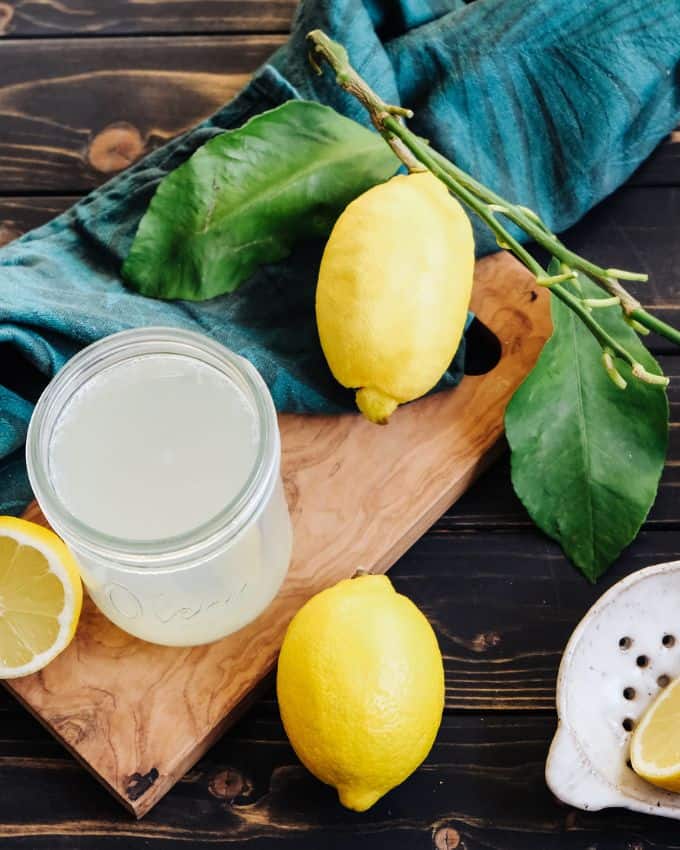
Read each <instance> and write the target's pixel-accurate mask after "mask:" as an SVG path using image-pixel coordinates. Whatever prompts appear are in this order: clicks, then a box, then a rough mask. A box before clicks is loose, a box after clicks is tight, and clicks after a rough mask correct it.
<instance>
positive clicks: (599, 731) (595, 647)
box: [546, 561, 680, 819]
mask: <svg viewBox="0 0 680 850" xmlns="http://www.w3.org/2000/svg"><path fill="white" fill-rule="evenodd" d="M679 675H680V561H674V562H672V563H668V564H658V565H657V566H654V567H648V568H647V569H644V570H640V572H637V573H634V574H633V575H631V576H628V577H627V578H625V579H623V581H620V582H619V583H618V584H616V585H615V586H614V587H612V588H611V589H610V590H609V591H607V593H605V594H604V595H603V596H602V597H601V598H600V599H599V600H598V602H596V603H595V605H594V606H593V607H592V608H591V609H590V611H589V612H588V614H586V616H585V617H584V619H583V620H582V621H581V622H580V623H579V625H578V626H577V628H576V630H575V631H574V633H573V635H572V636H571V639H570V640H569V643H568V644H567V648H566V650H565V653H564V656H563V658H562V663H561V665H560V670H559V675H558V681H557V712H558V718H559V723H558V728H557V732H556V733H555V737H554V739H553V742H552V746H551V748H550V754H549V756H548V762H547V766H546V780H547V783H548V786H549V787H550V789H551V791H552V792H553V793H554V794H555V796H557V797H558V798H559V799H561V800H562V801H563V802H565V803H568V804H569V805H572V806H576V807H577V808H579V809H589V810H597V809H603V808H607V807H610V806H623V807H625V808H628V809H632V810H634V811H638V812H646V813H648V814H659V815H664V816H666V817H673V818H678V819H680V794H672V793H669V792H666V791H663V790H661V789H660V788H656V787H655V786H653V785H650V784H649V783H647V782H645V781H643V780H642V779H640V778H639V777H638V776H637V775H636V774H635V773H634V772H633V771H632V770H631V769H630V767H629V766H628V764H629V762H628V759H629V746H630V737H631V732H632V729H633V728H634V727H635V724H636V722H637V721H638V719H639V718H640V717H641V716H642V714H643V713H644V711H645V709H646V708H647V707H648V706H649V704H650V703H651V702H652V700H653V699H654V698H655V697H656V696H657V694H658V693H659V691H660V690H661V689H662V688H663V687H665V685H667V684H668V682H669V681H670V680H671V679H673V678H675V677H676V676H679Z"/></svg>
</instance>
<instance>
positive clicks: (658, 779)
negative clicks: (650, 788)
mask: <svg viewBox="0 0 680 850" xmlns="http://www.w3.org/2000/svg"><path fill="white" fill-rule="evenodd" d="M679 718H680V679H675V681H674V682H672V683H671V684H670V685H669V686H668V687H667V688H665V689H664V690H662V691H661V692H660V693H659V695H658V696H657V698H656V699H655V700H654V702H653V703H652V705H651V706H650V707H649V709H648V710H647V712H646V713H645V714H644V715H643V716H642V718H641V720H640V722H639V723H638V725H637V727H636V729H635V731H634V732H633V737H632V738H631V742H630V761H631V764H632V766H633V770H634V771H635V772H636V773H637V774H638V776H641V777H642V778H643V779H646V780H647V781H648V782H651V783H652V784H653V785H658V786H659V788H665V789H666V790H667V791H676V792H680V723H679V722H678V719H679Z"/></svg>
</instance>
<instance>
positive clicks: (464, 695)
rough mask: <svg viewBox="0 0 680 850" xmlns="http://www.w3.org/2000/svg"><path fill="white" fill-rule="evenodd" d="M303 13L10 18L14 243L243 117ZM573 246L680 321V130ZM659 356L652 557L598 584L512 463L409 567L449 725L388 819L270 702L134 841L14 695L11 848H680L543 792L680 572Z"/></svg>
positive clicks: (2, 822)
mask: <svg viewBox="0 0 680 850" xmlns="http://www.w3.org/2000/svg"><path fill="white" fill-rule="evenodd" d="M292 11H293V4H292V2H291V0H259V2H258V0H155V2H153V0H142V1H141V2H140V0H14V2H11V0H10V2H0V244H1V243H3V242H7V241H9V240H10V239H12V238H14V237H16V236H17V235H19V234H20V233H22V232H24V231H26V230H28V229H30V228H32V227H35V226H36V225H38V224H41V223H42V222H44V221H46V220H47V219H49V218H51V217H52V216H54V215H55V214H57V213H58V212H60V211H61V210H63V209H65V208H66V207H67V206H69V205H70V204H71V203H73V201H74V200H75V199H76V198H78V197H79V196H80V195H82V194H83V193H85V192H87V191H88V190H89V189H91V188H92V187H94V186H96V185H98V184H99V183H101V182H103V181H104V180H106V179H107V178H108V177H109V176H111V174H113V173H114V172H115V171H117V170H119V169H120V168H122V167H124V166H125V165H126V164H127V163H129V162H131V161H133V160H134V159H136V158H137V157H139V156H140V155H142V154H143V153H144V152H146V151H149V150H150V149H151V148H153V147H154V146H156V145H159V144H161V143H163V141H165V140H166V139H168V138H170V137H171V136H173V135H175V134H176V133H179V132H180V131H182V130H183V129H185V128H187V127H189V126H191V125H192V124H194V123H196V122H197V121H199V120H200V119H201V118H203V117H204V116H206V115H208V114H210V112H212V111H213V110H214V109H216V108H217V107H218V106H220V105H221V104H222V103H223V102H224V101H226V100H227V99H229V97H230V96H231V95H232V94H233V93H234V92H235V91H237V90H238V89H239V88H240V87H241V86H242V85H243V83H244V82H245V80H246V78H247V76H248V74H249V73H250V72H252V71H253V70H254V69H255V68H256V67H257V66H258V65H259V64H260V62H261V61H262V60H263V59H265V58H266V57H267V55H268V54H269V53H271V51H272V50H273V49H274V48H275V47H277V46H278V45H279V44H280V43H281V42H282V41H283V40H284V38H285V33H286V31H287V29H288V26H289V22H290V18H291V15H292ZM568 241H569V242H570V243H571V244H572V245H573V246H574V247H575V248H576V249H577V250H578V251H579V252H581V253H584V254H587V255H589V256H592V257H593V258H594V259H596V260H597V261H599V262H601V263H602V264H603V265H612V266H618V267H623V268H635V269H638V270H641V271H646V272H649V274H650V275H651V282H650V283H649V284H647V285H646V286H645V288H644V289H642V288H641V297H642V300H643V301H644V302H645V304H646V305H648V306H653V307H654V308H655V309H656V310H657V311H658V312H659V313H660V314H662V315H663V316H664V317H667V318H669V319H671V320H673V321H675V322H676V323H677V322H678V321H680V133H676V134H675V135H674V136H673V137H671V138H670V139H669V140H667V142H665V143H664V144H663V145H662V146H661V147H660V149H659V150H658V151H657V152H656V153H655V154H654V156H653V157H652V158H651V160H650V161H649V162H648V163H646V164H645V165H644V166H643V167H642V168H641V169H640V170H639V171H638V173H637V174H636V175H635V176H634V177H633V178H632V179H631V180H630V181H629V183H628V184H627V185H626V186H625V187H624V188H622V189H621V190H620V191H618V192H617V193H616V194H615V195H614V196H612V197H611V198H609V199H608V200H607V201H606V202H604V203H603V204H602V205H601V206H600V207H599V208H598V209H596V210H595V211H593V212H592V213H591V214H590V215H589V216H588V217H587V219H586V220H585V221H583V222H582V223H581V224H580V225H579V226H578V227H575V228H574V229H573V231H572V232H571V233H570V234H569V235H568ZM0 285H1V282H0ZM0 298H1V289H0ZM653 348H654V351H655V352H656V353H657V354H658V355H659V356H660V359H661V361H662V362H663V366H664V368H665V370H666V372H667V373H668V374H669V375H671V377H672V378H673V379H674V380H673V382H672V383H671V389H670V393H671V402H672V403H671V415H672V420H673V425H672V431H671V445H670V455H669V460H668V465H667V468H666V472H665V475H664V478H663V482H662V485H661V489H660V492H659V497H658V499H657V503H656V505H655V507H654V509H653V510H652V512H651V514H650V517H649V520H648V522H647V523H646V524H645V527H644V529H643V531H642V533H641V534H640V536H639V538H638V540H637V541H636V543H635V544H634V545H633V546H632V547H631V548H630V549H629V550H628V551H627V552H626V553H625V554H624V556H623V557H622V558H621V559H620V561H619V563H618V564H617V565H616V566H615V567H614V568H613V569H612V570H611V571H610V573H609V574H608V575H607V576H606V578H605V579H604V580H603V581H601V582H600V584H599V585H598V586H597V587H591V586H590V585H588V584H587V583H586V581H585V580H584V579H582V578H581V577H580V575H579V574H577V573H576V572H575V571H574V569H573V568H572V567H571V566H570V565H569V564H568V562H567V561H566V559H565V558H564V557H563V555H562V554H561V552H560V550H559V549H558V547H557V546H556V545H554V544H553V543H552V542H550V541H549V540H547V539H546V538H544V537H543V536H542V535H541V534H539V533H538V532H537V531H535V530H534V529H533V527H532V525H531V523H530V521H529V520H528V517H527V516H526V514H525V513H524V511H523V509H522V507H521V505H520V504H519V503H518V501H517V499H516V498H515V497H514V495H513V493H512V490H511V487H510V483H509V472H508V463H507V460H505V461H502V462H500V463H498V464H497V465H496V467H495V468H493V469H492V470H491V472H489V473H488V474H487V475H486V476H485V477H484V479H482V480H481V481H480V482H479V483H478V484H477V485H476V486H475V487H474V488H473V489H472V490H471V491H470V492H469V493H468V494H467V495H466V496H465V497H464V498H463V500H462V501H460V502H459V503H458V504H457V505H456V506H455V507H454V508H453V509H452V510H451V511H450V512H449V513H448V514H447V515H446V516H445V517H443V518H442V519H441V520H440V521H439V522H438V523H437V524H436V525H435V526H434V527H433V528H432V529H431V531H430V532H429V533H428V534H427V535H426V536H425V537H424V538H423V539H422V540H421V541H420V542H419V543H418V544H417V545H416V546H414V547H413V549H412V550H411V551H410V552H409V553H408V554H407V555H406V556H405V557H404V558H402V559H401V561H400V562H399V563H398V564H397V565H396V566H395V567H394V569H393V570H392V573H391V575H392V577H393V580H394V582H395V584H396V585H397V588H398V589H399V590H400V591H402V592H404V593H406V594H408V595H409V596H410V597H411V598H413V599H414V600H415V602H417V603H418V605H420V606H421V607H422V608H423V610H424V611H425V613H426V614H427V615H428V617H429V618H430V619H431V621H432V623H433V624H434V627H435V629H436V631H437V634H438V637H439V640H440V643H441V646H442V649H443V652H444V656H445V662H446V685H447V687H446V713H445V715H444V721H443V724H442V727H441V731H440V733H439V736H438V738H437V742H436V744H435V746H434V749H433V750H432V752H431V754H430V756H429V757H428V759H427V761H426V762H425V764H424V765H423V767H422V768H421V769H420V770H418V771H417V773H416V774H415V775H414V776H413V777H411V779H409V780H408V781H407V782H406V783H404V785H403V786H401V787H400V788H398V789H397V790H395V791H393V792H392V793H391V794H389V795H388V796H387V797H386V798H385V799H383V800H382V801H381V802H380V803H378V804H377V805H376V806H375V807H374V808H373V809H372V810H371V811H369V812H368V813H366V814H363V815H358V814H353V813H350V812H347V811H345V810H344V809H342V808H341V807H340V806H339V804H338V803H337V801H336V797H335V793H334V792H333V791H332V790H330V789H328V788H326V787H324V786H322V785H321V784H319V783H318V782H316V781H315V780H314V779H313V778H311V777H310V776H309V774H307V772H306V771H305V770H304V768H302V767H301V765H300V764H299V762H298V761H297V759H296V757H295V755H294V753H293V752H292V750H291V748H290V746H289V745H288V743H287V741H286V737H285V735H284V732H283V729H282V727H281V723H280V721H279V717H278V712H277V707H276V703H275V701H274V699H273V696H272V695H270V696H269V697H268V698H265V699H263V700H261V701H260V702H259V703H258V704H257V705H256V706H255V707H254V708H253V709H252V710H251V711H250V713H249V714H248V715H247V717H246V718H245V719H244V720H243V721H241V722H240V723H239V725H238V726H237V727H236V728H234V729H233V730H232V731H231V732H229V733H228V734H227V735H226V736H225V737H224V738H223V739H222V740H221V741H220V742H219V743H218V744H216V745H215V746H214V747H213V749H212V750H211V751H210V753H209V754H208V755H207V756H206V757H205V758H204V759H203V760H202V761H201V762H200V763H199V765H198V766H197V767H196V769H195V770H193V771H191V773H190V774H189V775H188V776H186V777H185V779H184V780H183V781H181V782H180V783H179V784H178V785H177V787H176V788H175V789H174V790H173V791H172V792H171V793H170V794H169V795H168V796H167V797H166V798H165V799H164V800H163V801H162V802H161V803H160V804H159V806H158V807H157V808H156V809H154V811H153V812H152V813H151V814H150V815H148V816H147V817H146V818H145V819H144V820H143V821H141V822H139V823H135V822H133V821H132V820H131V819H130V817H129V816H128V815H127V814H126V813H125V812H123V811H122V809H121V808H120V807H119V806H118V804H117V803H115V802H114V801H113V800H112V799H111V798H110V797H109V796H108V795H107V793H106V792H105V791H104V790H102V789H100V788H99V787H98V786H97V785H96V784H95V783H94V781H93V780H92V779H91V778H90V776H89V775H88V774H86V773H85V771H84V770H83V769H81V768H80V767H79V766H78V765H77V764H76V763H75V762H74V761H73V759H72V758H71V757H70V756H69V755H68V754H67V753H66V752H65V751H64V750H63V749H62V747H61V746H60V745H59V744H58V743H56V741H54V740H53V739H52V738H51V737H50V735H48V734H47V733H46V732H44V731H43V730H42V729H41V727H40V726H39V725H38V724H37V723H36V721H34V720H33V719H32V718H31V717H30V716H29V715H28V714H27V713H26V712H25V711H24V710H23V709H21V708H20V707H19V705H17V704H16V703H15V702H14V701H13V700H12V699H11V698H10V697H9V696H7V695H5V694H4V692H2V691H0V847H2V848H10V847H23V848H33V847H35V848H49V850H57V848H101V850H105V848H125V850H137V848H142V847H143V848H149V850H153V848H161V847H163V848H170V847H177V848H181V847H189V846H190V847H192V848H196V850H198V848H207V847H212V846H215V845H231V846H233V845H236V846H244V847H252V848H253V850H254V848H260V847H276V848H295V850H298V848H299V850H302V848H313V849H314V850H321V848H338V850H340V848H342V850H348V848H357V850H361V848H368V847H370V848H388V847H389V848H393V850H398V849H399V848H409V850H410V848H432V847H434V848H437V850H454V848H461V850H462V848H465V850H491V848H494V850H524V848H535V850H556V848H560V850H567V848H568V849H569V850H576V848H579V850H595V848H597V850H647V848H648V850H652V848H653V850H661V848H680V825H678V824H677V823H674V822H671V821H664V820H662V819H660V818H651V817H642V816H634V815H631V814H629V813H626V812H622V811H610V812H604V813H595V814H585V813H582V812H578V811H573V810H571V809H569V808H566V807H564V806H561V805H559V804H557V803H556V802H555V801H554V800H553V799H552V797H551V795H550V793H549V792H548V790H547V788H546V786H545V783H544V780H543V768H544V761H545V757H546V753H547V750H548V745H549V742H550V738H551V736H552V733H553V731H554V728H555V712H554V686H555V676H556V671H557V666H558V663H559V660H560V654H561V652H562V649H563V648H564V645H565V642H566V640H567V638H568V636H569V634H570V632H571V630H572V628H573V627H574V626H575V624H576V623H577V621H578V620H579V618H580V617H581V616H582V615H583V614H584V613H585V611H586V610H587V609H588V607H589V606H590V605H591V604H592V603H593V602H594V600H595V599H596V598H597V596H598V595H599V594H600V593H602V592H603V591H604V590H605V589H606V588H607V587H608V586H610V585H611V584H612V583H613V582H615V581H616V580H617V579H619V578H621V577H622V576H624V575H625V574H626V573H629V572H631V571H632V570H636V569H639V568H640V567H643V566H646V565H648V564H652V563H655V562H658V561H664V560H669V559H672V558H676V557H678V555H680V502H679V500H678V497H677V493H678V486H679V485H680V477H679V474H678V471H679V467H680V429H679V424H680V404H679V402H680V358H678V355H677V353H675V352H673V351H672V350H671V349H670V346H669V345H668V344H666V343H664V342H662V341H659V340H653ZM3 356H4V357H5V363H7V362H8V360H7V356H8V352H6V351H5V352H3V350H2V347H1V346H0V360H2V358H3Z"/></svg>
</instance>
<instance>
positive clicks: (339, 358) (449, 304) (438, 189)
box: [316, 172, 475, 424]
mask: <svg viewBox="0 0 680 850" xmlns="http://www.w3.org/2000/svg"><path fill="white" fill-rule="evenodd" d="M474 260H475V256H474V239H473V235H472V227H471V225H470V220H469V219H468V217H467V215H466V214H465V211H464V210H463V208H462V206H461V205H460V204H459V203H458V201H456V200H455V199H454V198H453V197H451V195H450V194H449V192H448V190H447V189H446V187H445V186H444V184H443V183H442V182H441V181H440V180H438V179H437V178H436V177H434V176H433V175H432V174H430V173H429V172H418V173H414V174H408V175H398V176H397V177H393V178H392V179H391V180H388V181H387V183H382V184H380V185H379V186H374V187H373V188H372V189H369V190H368V191H367V192H364V194H363V195H360V196H359V197H358V198H356V199H355V200H354V201H352V203H351V204H349V206H348V207H347V208H346V209H345V210H344V212H343V213H342V215H341V216H340V218H339V219H338V220H337V222H336V224H335V227H334V228H333V231H332V233H331V235H330V237H329V239H328V243H327V245H326V248H325V250H324V254H323V259H322V261H321V268H320V271H319V281H318V285H317V290H316V321H317V326H318V329H319V338H320V340H321V347H322V348H323V352H324V355H325V357H326V360H327V361H328V365H329V366H330V369H331V371H332V373H333V375H334V376H335V378H336V379H337V380H338V381H339V382H340V383H341V384H342V385H343V386H345V387H349V388H351V389H356V390H357V393H356V403H357V406H358V407H359V410H361V412H362V413H363V414H364V415H365V416H366V417H367V418H368V419H370V420H371V421H372V422H378V423H381V424H384V423H385V422H387V420H388V418H389V416H390V414H391V413H392V412H393V411H394V410H395V409H396V407H397V405H399V404H404V402H407V401H412V400H413V399H416V398H419V397H420V396H422V395H425V393H426V392H428V391H429V390H431V389H432V387H434V385H435V384H436V383H437V381H439V379H440V378H441V377H442V375H443V374H444V372H445V371H446V370H447V368H448V367H449V365H450V363H451V360H452V359H453V356H454V355H455V353H456V350H457V348H458V344H459V343H460V340H461V337H462V335H463V330H464V328H465V321H466V317H467V310H468V304H469V302H470V293H471V290H472V275H473V270H474Z"/></svg>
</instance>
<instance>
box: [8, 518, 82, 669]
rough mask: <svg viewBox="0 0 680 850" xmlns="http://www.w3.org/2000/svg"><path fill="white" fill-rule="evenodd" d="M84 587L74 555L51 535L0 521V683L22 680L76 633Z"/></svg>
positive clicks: (21, 522)
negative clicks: (9, 680)
mask: <svg viewBox="0 0 680 850" xmlns="http://www.w3.org/2000/svg"><path fill="white" fill-rule="evenodd" d="M82 602H83V589H82V584H81V581H80V575H79V574H78V567H77V566H76V563H75V561H74V559H73V556H72V555H71V553H70V552H69V550H68V549H67V548H66V545H65V544H64V543H63V542H62V540H61V539H60V538H59V537H57V535H56V534H54V532H52V531H49V530H48V529H46V528H43V527H42V526H39V525H36V524H35V523H32V522H27V521H26V520H22V519H16V518H15V517H8V516H3V517H0V679H13V678H16V677H18V676H27V675H29V674H30V673H35V672H36V671H38V670H41V669H42V668H43V667H45V665H46V664H48V663H49V662H50V661H52V659H53V658H56V656H57V655H59V653H60V652H62V651H63V650H64V649H65V648H66V647H67V646H68V645H69V643H70V642H71V639H72V638H73V635H74V634H75V630H76V626H77V625H78V618H79V617H80V609H81V606H82Z"/></svg>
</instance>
